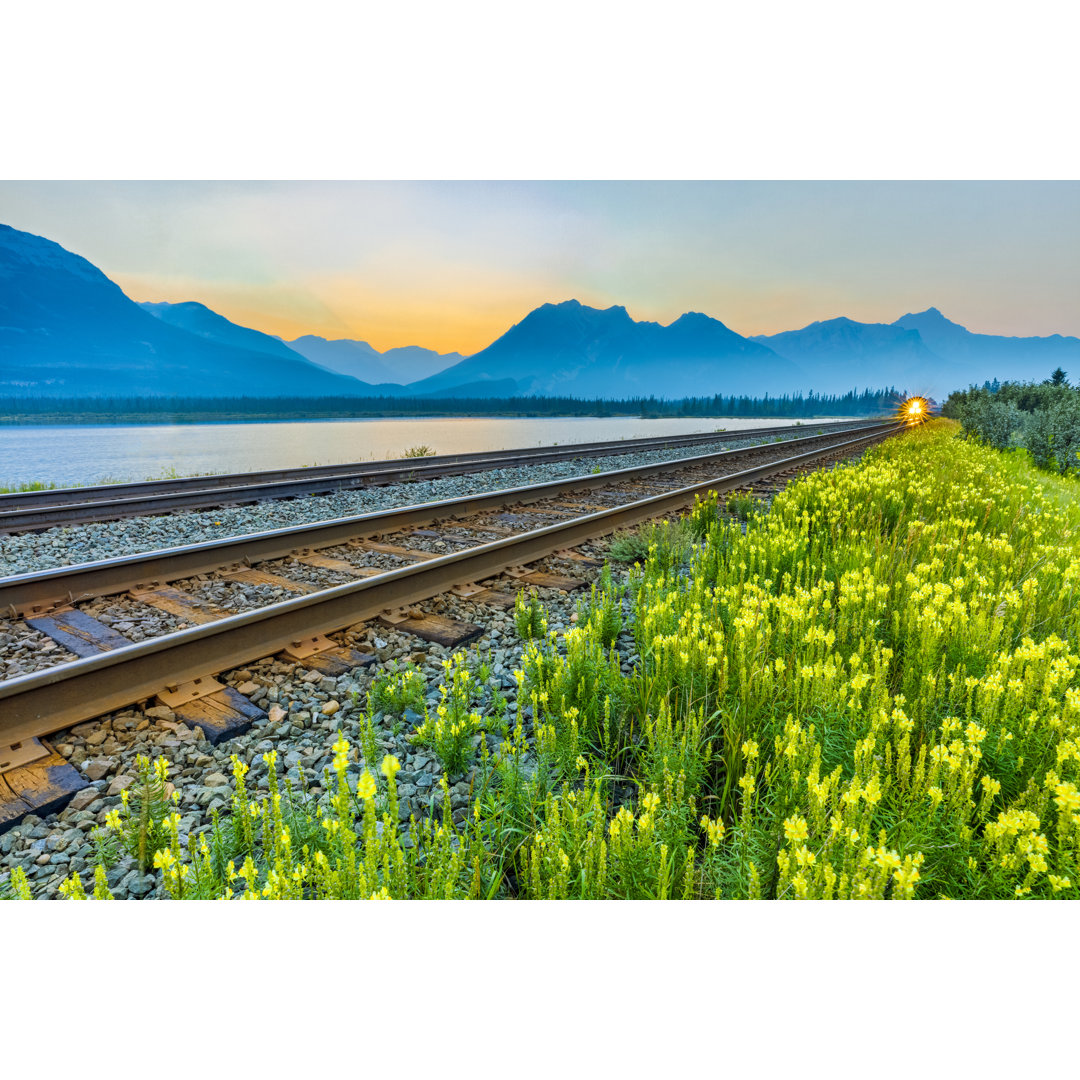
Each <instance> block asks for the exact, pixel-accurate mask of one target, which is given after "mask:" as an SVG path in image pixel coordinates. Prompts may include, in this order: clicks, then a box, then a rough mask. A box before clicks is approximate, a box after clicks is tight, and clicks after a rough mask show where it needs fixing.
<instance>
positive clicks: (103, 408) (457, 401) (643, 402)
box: [0, 387, 900, 423]
mask: <svg viewBox="0 0 1080 1080" xmlns="http://www.w3.org/2000/svg"><path fill="white" fill-rule="evenodd" d="M899 397H900V395H899V394H898V393H897V391H896V390H895V389H894V388H892V387H889V388H888V389H885V390H863V391H861V392H860V391H857V390H851V391H849V392H848V393H846V394H815V393H814V392H813V391H811V392H810V393H807V394H803V393H798V394H782V395H780V396H777V397H774V396H772V395H770V394H764V395H762V396H761V397H751V396H749V395H745V394H743V395H734V394H733V395H726V394H715V395H712V396H710V397H690V398H680V399H677V400H668V399H666V398H657V397H652V396H650V397H632V398H617V399H609V398H591V399H590V398H576V397H511V398H483V397H471V398H431V397H296V398H288V397H227V398H200V397H180V396H176V397H164V396H163V397H89V398H62V397H0V420H2V421H6V422H22V423H35V422H37V423H41V422H46V421H52V422H59V421H64V422H69V423H103V422H117V421H128V422H132V421H141V422H147V423H162V422H169V423H184V422H187V423H195V422H200V421H208V420H288V419H294V420H301V419H305V420H306V419H330V418H335V419H337V418H346V419H349V418H366V417H402V416H518V417H520V416H597V417H606V416H642V417H681V416H685V417H693V416H716V417H725V416H730V417H761V418H771V417H776V418H780V419H788V418H790V419H797V418H800V417H806V418H810V417H815V416H871V415H875V414H878V413H883V412H891V411H893V409H894V408H895V406H896V402H897V400H898V399H899Z"/></svg>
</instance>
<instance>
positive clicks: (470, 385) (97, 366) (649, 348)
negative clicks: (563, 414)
mask: <svg viewBox="0 0 1080 1080" xmlns="http://www.w3.org/2000/svg"><path fill="white" fill-rule="evenodd" d="M1058 366H1061V367H1064V368H1066V369H1067V370H1071V371H1072V372H1074V373H1076V374H1080V339H1077V338H1075V337H1063V336H1061V335H1056V334H1055V335H1052V336H1050V337H1026V338H1016V337H1000V336H995V335H990V334H976V333H972V332H971V331H969V330H967V329H966V328H965V327H963V326H960V325H959V324H957V323H954V322H951V321H950V320H948V319H947V318H945V316H944V315H942V314H941V312H940V311H938V310H937V309H936V308H929V309H927V310H926V311H923V312H918V313H915V314H907V315H904V316H902V317H901V318H899V319H897V320H896V321H895V322H893V323H860V322H856V321H854V320H852V319H848V318H836V319H830V320H827V321H824V322H814V323H811V324H810V325H809V326H805V327H803V328H802V329H800V330H791V331H785V332H783V333H778V334H771V335H755V336H752V337H744V336H742V335H740V334H738V333H736V332H735V331H733V330H731V329H730V328H729V327H727V326H725V325H724V324H723V323H722V322H720V321H719V320H718V319H714V318H711V317H710V316H708V315H704V314H701V313H700V312H688V313H687V314H685V315H682V316H680V317H679V318H678V319H676V320H675V321H674V322H672V323H671V324H670V325H668V326H663V325H661V324H660V323H655V322H638V321H635V320H634V319H633V318H631V316H630V315H629V314H628V312H627V311H626V309H625V308H624V307H620V306H614V307H609V308H606V309H603V310H601V309H597V308H592V307H588V306H586V305H584V304H582V303H580V302H579V301H577V300H567V301H564V302H562V303H558V304H543V305H541V306H540V307H538V308H536V309H535V310H534V311H531V312H530V313H529V314H528V315H526V316H525V318H523V319H522V320H521V322H519V323H517V324H516V325H514V326H512V327H511V328H510V329H509V330H507V331H506V333H504V334H503V335H502V336H501V337H499V338H498V339H497V340H496V341H494V342H492V344H491V345H489V346H487V348H485V349H482V350H481V351H480V352H477V353H475V354H473V355H472V356H467V357H463V356H461V354H459V353H445V354H440V353H437V352H435V351H433V350H431V349H424V348H420V347H419V346H408V347H405V348H398V349H389V350H387V351H386V352H383V353H380V352H379V351H378V350H376V349H374V348H372V346H371V345H369V344H368V343H367V342H363V341H351V340H337V341H328V340H326V339H325V338H321V337H316V336H314V335H305V336H303V337H299V338H297V339H296V340H295V341H289V342H286V341H283V340H282V339H281V338H278V337H275V336H273V335H270V334H265V333H262V332H260V331H258V330H254V329H251V328H249V327H244V326H239V325H237V324H236V323H233V322H231V321H230V320H228V319H226V318H225V317H224V316H222V315H219V314H218V313H217V312H214V311H212V310H211V309H210V308H208V307H206V306H205V305H203V304H200V303H196V302H186V303H175V304H174V303H143V304H138V303H135V302H134V301H132V300H130V299H129V298H128V297H127V296H125V295H124V293H123V292H122V291H121V289H120V288H119V287H118V286H117V285H116V284H114V283H113V282H112V281H110V280H109V279H108V278H107V277H106V276H105V274H103V273H102V272H101V271H100V270H98V269H97V268H96V267H95V266H93V265H92V264H91V263H89V262H88V261H87V260H86V259H83V258H81V257H80V256H78V255H75V254H73V253H71V252H69V251H66V250H65V249H64V248H62V247H61V246H60V245H59V244H56V243H53V242H52V241H51V240H47V239H45V238H43V237H39V236H34V235H33V234H31V233H26V232H20V231H19V230H16V229H13V228H11V227H9V226H7V225H0V395H12V394H15V395H34V396H40V395H50V396H72V397H77V396H89V395H97V396H102V395H123V396H132V395H154V394H183V395H187V396H195V397H201V396H205V397H211V396H223V395H237V394H241V395H247V396H286V395H287V396H291V397H303V396H316V395H318V396H322V395H327V396H370V395H384V396H398V395H403V394H406V395H409V396H439V397H454V396H459V397H467V396H468V397H472V396H490V397H506V396H510V395H514V394H524V395H528V394H557V395H570V396H575V397H587V398H591V397H609V398H615V397H635V396H641V395H644V396H648V395H650V394H651V395H655V396H657V397H667V398H679V397H684V396H712V395H714V394H725V395H731V394H754V395H757V394H762V393H765V392H768V393H769V394H774V395H776V394H783V393H796V392H799V391H803V392H805V391H808V390H811V389H812V390H815V391H817V392H819V393H845V392H846V391H848V390H851V389H853V388H864V387H871V388H879V387H887V386H895V387H898V388H903V389H906V390H908V391H917V392H920V393H927V394H931V395H934V396H944V395H946V394H947V393H948V392H949V391H950V390H952V389H957V388H960V387H963V386H966V385H968V384H969V383H971V382H976V383H981V382H983V381H984V380H986V379H994V378H998V379H1001V380H1002V381H1004V380H1006V379H1043V378H1045V377H1046V376H1047V375H1048V374H1049V373H1050V371H1051V370H1052V369H1053V368H1055V367H1058Z"/></svg>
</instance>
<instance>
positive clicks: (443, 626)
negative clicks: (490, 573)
mask: <svg viewBox="0 0 1080 1080" xmlns="http://www.w3.org/2000/svg"><path fill="white" fill-rule="evenodd" d="M377 621H378V622H379V623H380V625H382V626H386V627H389V628H390V629H391V630H404V631H405V632H406V633H408V634H414V635H415V636H416V637H418V638H423V640H424V641H433V642H434V643H435V644H436V645H444V646H445V647H446V648H448V649H452V648H454V647H455V646H457V645H464V644H465V642H467V641H472V640H473V639H474V638H478V637H479V636H480V635H481V634H482V633H483V632H484V630H485V629H486V628H485V627H483V626H477V625H476V623H467V622H458V621H457V620H456V619H448V618H447V617H446V616H445V615H429V614H427V613H426V612H422V611H420V610H419V609H418V608H412V609H406V608H398V609H397V610H395V611H384V612H383V613H382V614H381V615H380V616H379V617H378V620H377Z"/></svg>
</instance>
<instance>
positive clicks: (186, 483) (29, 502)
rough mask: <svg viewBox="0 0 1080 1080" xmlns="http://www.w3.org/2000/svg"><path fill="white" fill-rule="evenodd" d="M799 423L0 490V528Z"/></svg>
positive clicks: (689, 441) (684, 441) (715, 437)
mask: <svg viewBox="0 0 1080 1080" xmlns="http://www.w3.org/2000/svg"><path fill="white" fill-rule="evenodd" d="M858 423H859V421H857V420H853V421H839V422H833V423H832V424H818V425H808V426H811V427H813V428H814V429H815V430H820V429H823V428H825V429H831V430H832V431H836V430H838V429H844V428H846V429H849V430H850V429H851V427H852V425H856V424H858ZM797 430H798V429H797V428H795V427H794V426H793V425H787V426H786V427H779V428H757V429H748V430H746V431H740V432H719V433H717V432H714V433H712V434H705V433H696V434H692V435H673V436H669V437H665V438H649V439H632V440H630V439H628V440H621V441H618V442H599V443H577V444H570V445H568V446H563V447H533V448H528V447H527V448H523V449H518V450H494V451H491V450H488V451H479V452H476V453H471V454H445V455H440V456H438V457H437V458H431V459H426V458H399V459H396V460H393V461H386V462H357V463H352V464H346V465H323V466H315V467H312V468H307V469H279V470H269V471H263V472H253V473H230V474H220V475H217V476H208V477H203V476H195V477H182V478H179V479H176V480H149V481H140V482H138V483H131V484H108V485H101V486H97V487H90V488H58V489H51V490H46V491H35V492H14V493H10V494H7V495H0V532H8V533H11V532H25V531H28V530H31V529H43V528H54V527H56V526H58V525H63V524H79V523H83V522H91V521H102V520H107V519H116V518H121V517H137V516H142V515H147V514H161V513H166V512H169V511H172V510H184V509H187V510H193V509H201V508H207V507H212V506H220V505H222V504H223V503H246V502H256V501H259V500H262V499H282V498H295V497H297V496H301V495H313V494H325V493H328V492H332V491H339V490H341V489H343V488H357V487H365V486H377V485H381V484H391V483H399V482H402V481H410V480H424V479H433V478H437V477H440V476H451V475H462V474H465V473H469V472H482V471H487V470H489V469H493V468H514V467H521V466H525V465H535V464H545V463H547V462H553V461H567V460H573V459H575V458H585V457H600V456H605V455H617V454H622V453H640V452H644V451H651V450H663V449H677V448H679V447H682V446H694V445H701V444H703V443H713V442H732V441H734V440H736V439H744V438H758V437H764V436H768V435H779V434H782V433H790V432H794V431H797Z"/></svg>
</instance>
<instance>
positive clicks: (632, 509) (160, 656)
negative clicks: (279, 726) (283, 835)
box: [0, 422, 904, 831]
mask: <svg viewBox="0 0 1080 1080" xmlns="http://www.w3.org/2000/svg"><path fill="white" fill-rule="evenodd" d="M903 427H904V425H897V424H896V423H894V422H888V423H877V424H872V425H868V426H864V427H861V428H858V429H855V430H853V431H850V430H849V431H845V432H842V433H839V432H835V431H833V432H830V433H827V434H824V435H815V436H808V437H804V438H801V439H794V440H790V441H787V442H785V443H784V444H783V445H778V444H767V445H763V446H755V447H748V448H743V449H739V450H729V451H725V452H713V453H710V454H706V455H699V456H696V457H687V458H682V459H679V460H678V461H674V462H672V461H668V462H660V463H653V464H650V465H644V466H636V467H633V468H629V469H619V470H614V471H608V472H602V473H597V474H589V475H585V476H579V477H573V478H567V479H561V480H556V481H551V482H547V483H542V484H537V485H531V486H527V487H521V488H515V489H511V490H504V491H497V492H489V493H484V494H474V495H469V496H466V497H464V498H460V499H453V500H444V501H441V502H434V503H427V504H422V505H418V506H410V507H401V508H396V509H393V510H388V511H382V512H378V513H371V514H364V515H358V516H356V517H352V518H344V519H338V520H333V521H326V522H320V523H316V524H314V525H304V526H295V527H292V528H287V529H280V530H274V531H271V532H264V533H259V534H254V535H252V536H244V537H235V538H231V539H226V540H218V541H211V542H209V543H203V544H195V545H187V546H185V547H181V548H173V549H167V550H164V551H159V552H151V553H149V554H140V555H134V556H128V557H124V558H119V559H111V560H105V561H102V562H96V563H86V564H81V565H78V566H71V567H64V568H60V569H56V570H48V571H41V572H37V573H30V574H22V575H17V576H14V577H9V578H3V579H0V611H3V612H6V616H7V617H6V619H5V620H4V621H3V622H0V640H2V638H3V635H4V634H5V633H6V634H7V636H8V637H9V638H10V637H11V636H12V635H13V634H14V635H15V636H16V637H18V635H20V634H23V635H26V634H31V635H33V637H34V639H35V640H36V641H37V642H38V643H39V646H40V649H41V650H44V649H46V648H47V649H50V650H51V651H52V653H53V655H54V657H55V659H56V662H55V663H51V664H43V665H42V666H41V668H40V670H37V671H34V672H31V673H29V674H22V675H19V676H17V677H15V678H12V679H8V680H6V681H4V682H0V831H2V830H3V829H4V828H6V827H8V826H10V825H11V824H13V823H14V822H15V821H17V820H19V818H21V816H23V815H25V814H26V813H29V812H30V811H31V810H33V811H34V812H36V813H38V814H44V813H49V812H52V811H53V810H55V809H58V808H59V807H60V806H62V805H63V804H64V803H65V802H66V801H67V799H69V798H70V797H71V796H72V795H73V794H74V793H75V792H76V791H77V790H79V788H81V787H84V786H86V782H85V781H84V780H83V779H82V777H81V776H80V775H79V774H78V773H77V772H76V771H75V770H74V769H73V768H72V767H71V766H69V765H67V764H66V763H65V762H64V760H63V758H61V757H60V756H59V755H58V754H56V752H55V751H53V750H52V749H51V748H50V747H49V746H48V745H47V744H44V743H41V742H40V741H39V740H40V739H41V738H42V737H44V736H47V735H50V734H52V733H54V732H57V731H60V730H63V729H65V728H69V727H71V726H72V725H74V724H77V723H80V722H81V721H84V720H88V719H92V718H94V717H97V716H101V715H103V714H106V713H108V712H111V711H113V710H116V709H119V708H122V707H124V706H127V705H131V704H133V703H136V702H141V701H151V700H152V701H153V702H154V703H155V704H158V705H164V706H166V707H168V708H169V709H171V710H172V712H173V714H174V715H175V716H176V718H177V719H178V720H181V721H183V722H186V723H188V724H190V725H194V726H198V727H200V728H202V730H203V731H204V732H205V733H206V735H207V736H208V738H210V740H211V741H212V742H217V741H219V740H221V739H223V738H227V737H230V736H232V735H235V734H240V733H241V732H242V731H244V730H246V729H247V728H248V727H249V726H250V725H251V723H252V721H253V720H254V719H256V718H258V717H261V716H264V715H265V714H264V713H263V712H262V710H261V709H259V708H258V707H257V706H256V705H254V704H253V703H252V702H250V701H249V700H247V699H246V698H244V697H243V696H242V695H241V694H239V693H238V692H237V691H236V690H235V689H232V688H230V687H228V686H225V685H223V684H222V683H220V682H218V681H217V680H216V679H215V678H214V676H215V675H217V674H220V673H222V672H225V671H229V670H233V669H236V668H239V667H242V666H243V665H246V664H249V663H251V662H253V661H256V660H260V659H262V658H265V657H270V656H276V655H280V656H281V657H282V658H283V659H286V660H289V661H291V662H293V663H300V664H302V665H304V666H305V667H308V668H310V669H312V670H313V671H317V672H322V673H324V674H328V675H338V674H343V673H345V672H348V671H350V670H354V669H356V668H359V667H362V666H364V665H367V664H370V663H372V662H373V661H374V657H373V656H372V655H370V654H369V653H365V652H362V651H360V650H358V649H355V648H353V647H352V645H350V644H349V640H350V638H349V637H348V636H346V639H345V641H344V643H343V642H342V641H335V640H333V639H332V638H330V637H328V636H327V635H329V634H332V633H335V632H339V631H346V630H348V629H349V628H354V629H355V628H356V626H357V624H361V623H364V622H365V621H371V620H375V621H377V622H379V623H381V624H382V625H384V626H388V627H393V628H395V629H401V630H405V631H407V632H408V633H409V634H413V635H415V636H417V637H419V638H422V639H425V640H427V641H431V642H435V643H437V644H440V645H443V646H445V647H453V646H455V645H458V644H462V643H464V642H466V641H468V640H470V639H471V638H473V637H476V636H478V635H479V634H480V633H482V632H483V629H484V628H483V627H482V626H479V625H477V624H475V623H471V622H463V621H461V620H455V619H447V618H445V617H442V616H440V615H438V614H431V613H425V612H422V611H420V610H418V609H416V608H415V607H413V605H416V604H418V603H420V602H422V601H426V600H430V599H431V598H433V597H436V596H438V595H439V594H440V593H444V592H450V591H452V592H454V593H456V595H457V596H459V597H462V598H464V599H466V600H468V601H469V602H470V603H472V604H475V605H477V606H478V607H482V606H492V607H496V608H503V609H506V608H509V607H512V606H513V603H514V599H515V596H516V593H517V591H518V589H519V588H521V587H523V586H525V585H537V586H541V587H548V588H556V589H563V590H566V591H571V590H573V589H575V588H579V587H581V586H583V585H584V584H585V583H586V582H585V581H584V580H583V579H581V578H575V577H568V576H565V575H558V574H551V573H548V572H544V571H538V570H535V569H533V570H530V569H529V568H528V567H529V564H534V563H536V562H538V561H539V560H542V559H545V558H547V557H548V556H552V555H561V556H563V557H564V558H566V559H567V560H568V561H569V564H570V565H574V563H575V562H576V564H577V565H580V566H587V565H592V566H598V565H600V564H599V563H597V562H596V561H594V560H591V559H589V558H588V557H585V556H582V555H580V554H578V553H575V552H574V551H573V549H574V548H575V547H578V546H580V545H582V544H585V543H587V542H589V541H591V540H594V539H596V538H598V537H601V536H604V535H607V534H610V533H612V532H615V531H617V530H619V529H622V528H626V527H629V526H632V525H635V524H638V523H640V522H643V521H646V520H649V519H653V518H658V517H663V516H666V515H669V514H672V513H674V512H676V511H679V510H681V509H684V508H685V507H686V506H688V505H690V504H692V503H693V501H694V499H695V498H696V497H697V496H698V495H701V494H704V493H705V492H707V491H716V492H718V493H726V492H734V491H740V490H745V489H747V488H754V485H759V491H760V485H761V484H762V483H763V482H764V483H765V484H766V485H767V486H768V487H769V488H772V489H776V488H777V487H778V486H779V485H781V484H782V483H783V482H786V481H787V479H789V478H790V477H792V476H794V475H796V474H798V473H800V472H805V471H809V470H813V469H816V468H820V467H821V466H822V465H823V464H825V463H827V462H828V461H835V460H842V459H844V458H847V457H850V456H851V455H852V454H853V453H858V452H860V451H861V449H863V448H865V446H867V445H868V444H869V443H872V442H874V441H877V440H880V439H882V438H885V437H887V436H889V435H890V434H892V433H894V432H896V431H899V430H902V429H903ZM793 450H794V451H796V452H795V453H794V454H793V453H792V451H793ZM426 526H435V527H434V528H430V527H426ZM504 585H508V586H509V587H502V586H504ZM238 588H239V589H240V590H241V591H244V590H246V591H247V594H250V593H251V592H252V591H254V592H255V593H257V594H258V601H259V603H260V605H261V606H256V607H254V608H252V609H251V610H247V611H241V612H240V613H235V612H234V611H230V610H229V607H230V598H235V596H236V591H237V589H238ZM283 596H284V597H287V598H285V599H282V597H283ZM104 597H119V598H120V602H121V603H122V604H126V605H134V606H139V607H141V608H149V609H153V610H155V611H157V612H160V613H164V614H165V615H166V616H168V617H169V618H171V619H173V620H174V625H175V627H176V628H174V629H172V630H170V631H169V632H166V633H163V634H160V635H159V636H156V637H152V638H150V639H148V640H144V641H141V642H138V643H134V642H131V641H130V640H128V639H125V638H124V636H123V635H122V634H121V633H120V632H119V631H118V630H117V629H115V628H114V626H112V625H110V624H108V623H106V622H103V621H101V620H99V619H97V618H95V617H94V614H92V613H91V612H93V611H94V610H95V608H94V606H93V605H94V604H95V603H100V600H101V598H104ZM88 609H89V611H88ZM353 639H355V635H353Z"/></svg>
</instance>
